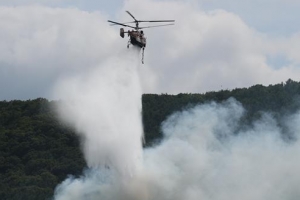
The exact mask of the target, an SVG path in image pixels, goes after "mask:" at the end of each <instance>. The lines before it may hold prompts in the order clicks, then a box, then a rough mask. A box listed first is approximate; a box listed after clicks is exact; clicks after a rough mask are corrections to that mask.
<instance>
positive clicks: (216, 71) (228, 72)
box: [0, 0, 300, 99]
mask: <svg viewBox="0 0 300 200" xmlns="http://www.w3.org/2000/svg"><path fill="white" fill-rule="evenodd" d="M202 4H203V2H202V3H201V2H200V3H198V2H196V1H150V0H139V1H137V0H128V1H125V4H124V7H123V10H122V11H121V12H119V13H116V16H117V19H114V18H110V17H108V16H106V15H104V14H103V13H102V12H86V11H82V10H79V9H76V8H73V9H71V8H51V7H46V6H17V7H3V6H2V7H0V16H1V18H0V28H1V30H2V31H1V33H0V36H1V37H0V43H1V46H0V53H1V56H0V66H1V67H0V71H1V75H0V76H1V90H2V91H3V92H2V93H1V96H0V98H1V99H13V98H17V99H28V98H36V97H39V96H44V97H49V95H48V91H49V90H50V89H51V87H52V85H53V84H54V83H55V82H56V80H57V79H59V78H60V77H61V76H69V75H70V76H71V74H76V73H81V72H82V71H84V70H87V69H91V68H94V67H95V66H97V65H98V64H99V63H101V62H103V61H105V60H106V59H107V58H109V57H110V56H112V55H115V53H116V52H118V51H120V50H122V49H124V48H126V43H127V41H126V39H122V38H120V37H119V33H118V31H119V27H117V26H113V27H109V26H108V23H107V19H108V18H109V19H111V20H117V21H121V22H123V21H131V20H132V19H131V17H130V16H129V15H127V13H125V12H124V11H125V10H129V11H131V12H132V14H133V15H134V16H135V17H136V18H137V19H141V20H155V19H175V20H176V22H175V26H168V27H160V28H153V29H145V35H146V37H147V41H148V42H147V48H146V50H145V65H143V67H142V68H141V71H142V79H143V85H144V92H152V93H161V92H163V93H180V92H205V91H208V90H219V89H227V88H228V89H233V88H236V87H248V86H251V85H254V84H266V85H267V84H273V83H278V82H282V81H286V80H287V79H289V78H292V79H294V80H299V78H298V77H300V76H299V75H300V74H299V73H300V71H299V61H300V59H299V56H298V52H299V45H298V44H299V43H300V37H299V33H297V32H295V33H294V34H292V35H291V36H280V37H275V36H274V35H270V34H268V33H261V32H259V31H257V30H255V29H253V28H251V27H249V25H248V24H246V23H245V21H244V20H243V18H241V17H240V16H239V15H237V14H235V13H232V12H228V11H226V10H224V9H212V10H207V9H206V10H203V7H202ZM278 5H280V4H279V3H278ZM277 56H279V57H281V58H282V60H284V61H285V62H284V63H283V64H284V66H278V65H276V66H272V62H270V61H269V59H270V58H274V57H275V58H276V57H277ZM273 60H275V61H276V59H273ZM275 64H276V63H275ZM4 85H10V87H9V90H8V87H6V86H4Z"/></svg>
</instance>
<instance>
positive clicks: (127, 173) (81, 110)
mask: <svg viewBox="0 0 300 200" xmlns="http://www.w3.org/2000/svg"><path fill="white" fill-rule="evenodd" d="M137 54H138V53H137V52H135V51H134V50H133V49H132V50H130V51H129V52H128V53H125V54H122V55H118V56H117V57H112V59H110V60H108V61H107V62H105V63H104V64H103V65H101V66H99V67H98V68H97V69H96V70H92V71H88V72H86V73H85V74H80V75H78V76H77V77H72V78H68V79H66V80H62V81H61V82H59V83H58V87H57V90H56V92H57V95H60V96H63V97H64V98H65V99H66V101H65V102H66V103H65V104H62V105H61V107H60V108H59V110H60V116H61V117H62V119H63V120H65V121H66V122H67V123H69V124H70V125H72V126H74V127H75V128H76V130H77V132H78V134H79V136H80V137H81V138H82V149H83V152H84V156H85V159H86V162H87V165H88V167H89V168H88V169H87V170H86V171H85V172H84V174H83V175H82V176H81V177H80V178H74V177H69V178H68V179H66V180H65V181H64V182H63V183H61V184H60V185H59V186H58V187H57V188H56V191H55V197H54V198H55V199H56V200H71V199H72V200H79V199H80V200H82V199H88V200H96V199H102V200H121V199H122V200H140V199H143V200H154V199H163V200H182V199H186V200H199V199H201V200H221V199H222V200H232V199H244V200H247V199H249V200H252V199H256V200H265V199H273V200H282V199H298V197H299V196H300V192H299V190H298V183H299V182H300V173H299V172H298V171H299V170H298V169H299V167H300V162H299V161H298V159H297V158H298V157H299V156H300V154H299V152H300V143H299V141H298V135H299V130H300V126H299V125H298V124H300V123H299V121H300V112H297V113H296V114H293V115H290V116H285V117H283V118H282V119H276V118H274V117H273V116H272V115H271V114H268V113H265V114H263V115H262V117H261V118H259V119H257V120H256V121H254V122H252V123H251V124H250V125H249V124H248V125H247V126H246V125H244V124H243V121H242V118H243V116H244V115H245V113H246V110H245V109H244V108H243V106H242V105H241V104H240V103H239V102H237V101H236V100H235V99H232V98H231V99H228V100H227V101H224V102H223V103H215V102H211V103H208V104H203V105H198V106H195V107H194V108H191V109H188V110H185V111H182V112H177V113H174V114H173V115H171V116H169V117H168V119H167V120H166V121H165V122H163V124H162V126H161V128H162V132H163V134H164V138H163V140H162V141H161V142H160V143H159V144H157V145H156V146H153V147H151V148H147V149H144V150H142V123H141V94H142V91H141V86H140V85H141V84H140V80H139V67H141V66H139V65H140V64H139V62H140V60H138V59H136V58H138V56H137ZM138 66H139V67H138ZM278 120H280V123H281V124H284V127H285V128H284V129H282V128H281V127H279V126H278V124H279V123H278ZM283 130H284V131H283ZM286 132H288V133H289V134H292V135H293V136H294V137H293V138H294V139H293V140H292V141H291V140H289V141H287V140H285V139H284V137H283V136H284V135H285V134H286Z"/></svg>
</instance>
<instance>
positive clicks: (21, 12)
mask: <svg viewBox="0 0 300 200" xmlns="http://www.w3.org/2000/svg"><path fill="white" fill-rule="evenodd" d="M0 16H1V17H0V27H1V30H2V31H1V33H0V35H1V38H0V44H1V45H0V54H1V56H0V71H1V72H2V73H1V74H0V76H1V80H2V82H3V84H1V91H2V92H1V96H0V98H1V99H6V98H7V99H12V98H17V99H27V98H36V97H39V96H44V95H45V96H47V97H49V95H47V91H48V90H49V89H50V88H51V85H53V84H54V83H55V81H56V80H57V78H59V77H60V76H64V75H67V74H72V73H78V72H81V71H85V70H88V69H89V68H91V67H93V66H94V65H96V64H99V63H100V62H102V61H103V59H104V58H106V57H107V56H109V55H111V52H113V51H116V48H114V46H115V44H116V43H115V41H116V37H117V35H115V32H114V31H113V30H112V29H110V28H109V26H108V24H107V23H106V17H104V16H102V15H101V14H100V13H97V12H95V13H87V12H84V11H80V10H77V9H59V8H56V9H54V8H49V7H43V6H24V7H0ZM8 86H10V87H8ZM14 88H16V89H15V91H14ZM22 91H25V94H22V95H19V93H21V92H22ZM43 91H44V92H43ZM9 93H11V95H10V94H9Z"/></svg>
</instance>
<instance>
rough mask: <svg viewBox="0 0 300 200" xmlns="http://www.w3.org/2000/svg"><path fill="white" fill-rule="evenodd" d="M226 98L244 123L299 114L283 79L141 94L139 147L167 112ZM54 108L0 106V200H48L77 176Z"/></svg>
mask: <svg viewBox="0 0 300 200" xmlns="http://www.w3.org/2000/svg"><path fill="white" fill-rule="evenodd" d="M231 97H232V98H235V99H236V100H237V101H239V102H240V103H241V104H242V105H243V106H244V108H245V110H246V111H247V112H246V115H245V116H244V118H243V121H244V123H251V122H252V121H253V120H256V119H258V118H260V117H261V114H262V113H263V112H269V113H272V114H273V116H274V117H275V118H276V116H278V117H279V116H281V115H283V114H293V113H294V112H296V111H297V110H299V108H300V99H299V97H300V82H296V81H293V80H290V79H289V80H287V81H286V82H284V83H279V84H274V85H269V86H263V85H254V86H251V87H249V88H237V89H233V90H221V91H216V92H213V91H212V92H206V93H203V94H185V93H181V94H177V95H170V94H143V96H142V108H143V110H142V120H143V126H144V134H145V141H146V142H145V144H144V148H148V147H150V146H152V145H155V144H156V143H158V142H160V140H161V139H162V137H163V136H162V133H161V130H160V126H161V123H162V122H163V121H164V120H165V119H166V118H167V117H168V116H169V115H171V114H172V113H174V112H180V111H183V110H185V109H187V108H191V107H194V106H196V105H199V104H205V103H209V102H211V101H214V102H217V103H219V102H222V101H224V100H227V99H228V98H231ZM59 103H60V101H49V100H47V99H44V98H38V99H33V100H27V101H20V100H13V101H0V199H1V200H20V199H22V200H42V199H52V196H53V193H54V189H55V187H56V186H57V185H58V184H59V183H61V182H62V181H63V180H64V179H65V178H67V177H68V175H74V176H75V177H76V176H80V175H81V174H82V171H83V169H84V168H86V164H85V161H84V158H83V155H82V152H81V150H80V141H79V138H78V137H77V136H76V134H75V131H74V130H73V129H72V128H70V127H68V126H66V125H65V124H63V123H62V122H61V121H60V120H58V118H57V117H56V113H55V111H54V109H53V108H54V107H55V105H56V104H59ZM279 126H280V124H279ZM286 137H287V138H289V137H290V136H289V135H288V133H287V134H286Z"/></svg>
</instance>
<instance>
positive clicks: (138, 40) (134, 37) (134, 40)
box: [128, 30, 146, 48]
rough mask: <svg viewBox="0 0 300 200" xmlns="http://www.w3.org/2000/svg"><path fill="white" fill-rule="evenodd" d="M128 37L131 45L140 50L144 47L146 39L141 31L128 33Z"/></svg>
mask: <svg viewBox="0 0 300 200" xmlns="http://www.w3.org/2000/svg"><path fill="white" fill-rule="evenodd" d="M128 36H129V37H130V40H129V41H130V43H131V44H132V45H134V46H138V47H140V48H145V47H146V38H145V36H144V34H143V32H142V31H134V30H132V31H128Z"/></svg>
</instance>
